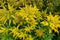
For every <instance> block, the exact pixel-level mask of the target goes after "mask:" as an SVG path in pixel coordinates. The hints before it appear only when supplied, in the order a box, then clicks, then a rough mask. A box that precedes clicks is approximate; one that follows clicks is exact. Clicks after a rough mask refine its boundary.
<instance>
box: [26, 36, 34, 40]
mask: <svg viewBox="0 0 60 40" xmlns="http://www.w3.org/2000/svg"><path fill="white" fill-rule="evenodd" d="M25 40H34V38H33V37H32V36H31V35H29V37H27V38H26V39H25Z"/></svg>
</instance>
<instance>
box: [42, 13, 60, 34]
mask: <svg viewBox="0 0 60 40" xmlns="http://www.w3.org/2000/svg"><path fill="white" fill-rule="evenodd" d="M46 20H47V21H46ZM46 20H45V21H43V22H42V24H44V25H45V26H48V25H49V26H50V30H54V31H55V32H57V33H58V28H60V16H58V15H54V16H53V15H52V14H51V13H50V15H48V16H47V19H46Z"/></svg>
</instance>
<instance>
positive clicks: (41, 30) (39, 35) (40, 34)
mask: <svg viewBox="0 0 60 40" xmlns="http://www.w3.org/2000/svg"><path fill="white" fill-rule="evenodd" d="M44 31H45V30H43V29H37V30H35V32H36V33H35V34H36V35H37V36H38V37H42V36H43V35H44Z"/></svg>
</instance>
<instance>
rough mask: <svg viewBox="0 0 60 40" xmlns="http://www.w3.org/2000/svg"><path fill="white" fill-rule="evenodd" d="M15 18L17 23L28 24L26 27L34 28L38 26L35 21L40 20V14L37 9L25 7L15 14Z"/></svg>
mask: <svg viewBox="0 0 60 40" xmlns="http://www.w3.org/2000/svg"><path fill="white" fill-rule="evenodd" d="M15 15H16V16H15V18H17V19H16V20H17V21H18V22H20V24H21V21H22V23H28V25H27V26H32V27H33V26H36V25H37V24H38V22H37V20H40V19H41V14H40V12H39V11H38V9H37V7H36V6H34V7H32V6H26V7H24V8H22V9H21V10H20V11H18V12H16V13H15Z"/></svg>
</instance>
